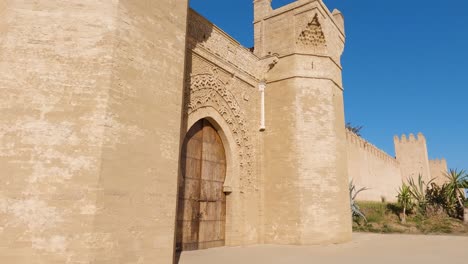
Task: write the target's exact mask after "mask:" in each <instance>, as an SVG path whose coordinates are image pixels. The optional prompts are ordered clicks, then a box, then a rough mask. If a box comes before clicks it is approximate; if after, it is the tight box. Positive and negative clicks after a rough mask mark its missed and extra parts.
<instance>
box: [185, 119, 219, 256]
mask: <svg viewBox="0 0 468 264" xmlns="http://www.w3.org/2000/svg"><path fill="white" fill-rule="evenodd" d="M181 173H182V177H181V180H180V185H179V209H178V216H177V229H178V230H177V233H176V236H177V245H178V248H180V249H181V250H195V249H204V248H210V247H217V246H224V239H225V225H226V196H225V194H224V192H223V185H224V180H225V176H226V156H225V153H224V147H223V144H222V141H221V138H220V137H219V135H218V133H217V131H216V129H215V128H214V127H213V126H212V125H211V124H210V123H209V122H208V121H206V120H200V121H199V122H197V123H196V124H195V125H194V126H193V127H192V128H191V129H190V130H189V132H188V133H187V136H186V139H185V140H184V144H183V146H182V155H181Z"/></svg>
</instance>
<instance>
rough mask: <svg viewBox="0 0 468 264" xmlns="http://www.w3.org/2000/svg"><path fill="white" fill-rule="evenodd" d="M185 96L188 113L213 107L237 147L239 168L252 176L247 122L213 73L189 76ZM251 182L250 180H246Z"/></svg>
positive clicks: (235, 101)
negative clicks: (226, 125)
mask: <svg viewBox="0 0 468 264" xmlns="http://www.w3.org/2000/svg"><path fill="white" fill-rule="evenodd" d="M188 81H189V83H188V84H187V87H189V89H187V90H186V94H185V100H184V101H185V102H186V109H187V111H188V114H189V115H190V114H192V113H194V112H196V111H197V110H199V109H201V108H205V107H212V108H214V109H215V110H216V111H217V112H218V113H219V114H220V115H221V116H222V117H223V119H224V120H225V121H226V123H227V124H228V126H229V128H230V130H231V133H232V135H233V136H234V140H235V143H236V145H237V146H238V147H239V153H238V156H239V162H240V164H239V166H240V168H241V170H242V171H245V172H246V173H247V175H251V174H252V159H253V153H252V152H253V147H252V144H251V142H250V139H249V136H248V135H247V133H248V130H247V128H246V121H245V119H244V114H243V113H242V111H241V108H240V106H239V103H238V102H237V100H236V98H235V97H234V95H233V94H232V93H231V92H230V91H229V90H228V89H227V88H226V84H224V83H223V82H222V81H221V80H219V79H218V78H217V77H216V76H215V75H213V74H199V75H192V76H190V78H189V80H188ZM249 179H250V177H249Z"/></svg>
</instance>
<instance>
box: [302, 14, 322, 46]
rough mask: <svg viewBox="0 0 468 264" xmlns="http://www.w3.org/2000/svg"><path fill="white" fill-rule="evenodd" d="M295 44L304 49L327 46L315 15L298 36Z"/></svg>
mask: <svg viewBox="0 0 468 264" xmlns="http://www.w3.org/2000/svg"><path fill="white" fill-rule="evenodd" d="M297 44H301V45H302V46H306V47H308V46H312V47H320V46H326V45H327V44H326V41H325V35H324V34H323V31H322V26H321V25H320V23H319V20H318V16H317V14H315V16H314V18H313V19H312V21H311V22H309V23H308V24H307V27H306V29H304V30H303V31H302V32H301V34H299V38H298V39H297Z"/></svg>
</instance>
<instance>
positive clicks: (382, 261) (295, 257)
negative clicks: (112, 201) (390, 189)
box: [179, 234, 468, 264]
mask: <svg viewBox="0 0 468 264" xmlns="http://www.w3.org/2000/svg"><path fill="white" fill-rule="evenodd" d="M202 263H203V264H218V263H219V264H263V263H265V264H292V263H294V264H302V263H304V264H305V263H307V264H310V263H318V264H335V263H336V264H338V263H339V264H349V263H352V264H353V263H356V264H358V263H359V264H374V263H375V264H387V263H388V264H390V263H391V264H405V263H410V264H418V263H423V264H433V263H434V264H435V263H437V264H468V237H461V236H423V235H380V234H354V235H353V241H352V242H349V243H346V244H340V245H326V246H275V245H259V246H248V247H233V248H228V247H224V248H214V249H208V250H199V251H189V252H183V253H182V255H181V256H180V260H179V264H202Z"/></svg>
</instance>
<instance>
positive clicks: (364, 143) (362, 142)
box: [346, 130, 400, 166]
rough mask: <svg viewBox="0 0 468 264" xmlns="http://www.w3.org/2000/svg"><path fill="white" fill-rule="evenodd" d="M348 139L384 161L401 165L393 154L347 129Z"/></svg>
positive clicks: (350, 142) (349, 142)
mask: <svg viewBox="0 0 468 264" xmlns="http://www.w3.org/2000/svg"><path fill="white" fill-rule="evenodd" d="M346 140H347V142H348V144H353V145H354V146H356V147H358V148H360V149H361V150H363V151H365V152H367V153H368V154H370V155H372V156H374V157H376V158H379V159H381V160H382V161H384V162H386V163H389V164H391V165H393V166H399V165H400V163H399V162H398V160H396V159H395V158H394V157H392V156H391V155H389V154H387V153H386V152H385V151H383V150H381V149H379V148H378V147H376V146H375V145H373V144H372V143H370V142H369V141H367V140H365V139H363V138H362V137H360V136H358V135H356V134H355V133H353V132H351V131H349V130H347V131H346Z"/></svg>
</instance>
